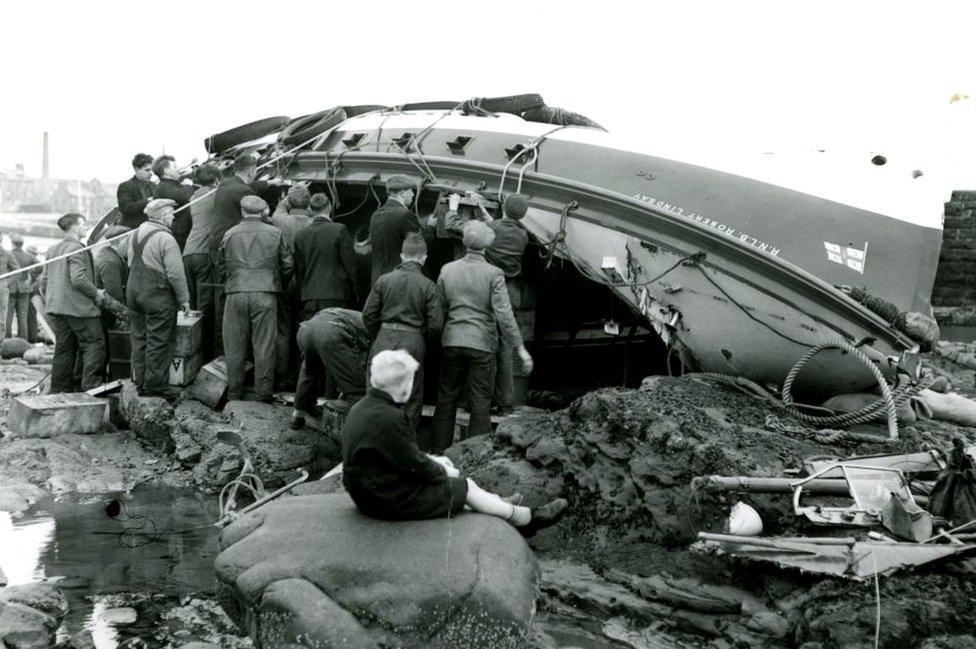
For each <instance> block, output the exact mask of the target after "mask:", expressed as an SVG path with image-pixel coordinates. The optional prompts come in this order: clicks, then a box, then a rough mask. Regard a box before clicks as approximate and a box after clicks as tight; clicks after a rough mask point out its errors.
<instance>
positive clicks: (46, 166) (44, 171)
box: [41, 131, 51, 180]
mask: <svg viewBox="0 0 976 649" xmlns="http://www.w3.org/2000/svg"><path fill="white" fill-rule="evenodd" d="M50 177H51V168H50V160H49V159H48V152H47V131H44V159H43V161H42V162H41V179H42V180H47V179H48V178H50Z"/></svg>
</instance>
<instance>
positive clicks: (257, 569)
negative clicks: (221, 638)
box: [216, 494, 539, 649]
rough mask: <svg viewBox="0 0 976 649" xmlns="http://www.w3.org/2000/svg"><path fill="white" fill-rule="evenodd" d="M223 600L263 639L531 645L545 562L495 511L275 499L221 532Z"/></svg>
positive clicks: (271, 645)
mask: <svg viewBox="0 0 976 649" xmlns="http://www.w3.org/2000/svg"><path fill="white" fill-rule="evenodd" d="M220 545H221V553H220V555H219V556H218V557H217V561H216V570H217V577H218V579H219V582H220V584H221V589H220V591H221V594H220V599H221V605H222V606H223V607H224V609H225V610H226V611H227V613H228V615H230V617H231V618H232V619H234V620H235V621H236V622H237V623H238V624H239V625H241V627H242V628H247V629H250V630H251V632H252V636H253V637H254V639H255V641H256V642H257V643H258V644H260V646H262V647H265V648H266V649H275V648H283V647H298V646H302V647H339V646H342V647H363V648H365V647H369V648H378V647H388V646H389V647H403V648H410V647H417V648H419V647H434V648H444V649H447V648H448V647H468V648H471V649H477V648H491V649H495V648H497V649H503V648H507V647H511V648H513V649H514V648H516V647H522V646H524V642H523V641H524V637H525V635H526V633H527V631H528V627H529V623H530V621H531V620H532V616H533V614H534V612H535V596H536V593H537V588H538V576H539V569H538V565H537V564H536V561H535V557H534V556H533V554H532V552H531V551H530V550H529V548H528V546H527V545H526V544H525V541H524V540H523V539H522V537H521V536H520V535H519V534H518V532H517V531H516V530H515V529H514V528H513V527H512V526H511V525H509V524H508V523H506V522H504V521H502V520H500V519H497V518H494V517H490V516H484V515H481V514H472V513H466V514H462V515H460V516H457V517H455V518H453V519H435V520H428V521H410V522H386V521H379V520H375V519H371V518H367V517H366V516H364V515H362V514H360V513H359V512H358V510H357V509H356V507H355V506H354V505H353V503H352V501H351V500H350V499H349V497H348V496H347V495H344V494H337V495H310V496H296V497H292V498H288V499H286V500H281V501H275V502H273V503H271V504H269V505H267V506H265V507H263V508H262V509H260V510H258V511H257V512H255V513H254V514H252V515H248V516H245V517H244V518H242V519H239V520H237V521H235V522H234V523H233V524H232V525H230V526H229V527H228V528H227V529H226V530H224V532H223V534H222V535H221V539H220Z"/></svg>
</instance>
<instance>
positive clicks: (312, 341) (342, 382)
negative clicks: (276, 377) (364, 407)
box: [295, 326, 366, 413]
mask: <svg viewBox="0 0 976 649" xmlns="http://www.w3.org/2000/svg"><path fill="white" fill-rule="evenodd" d="M344 335H345V334H344V333H343V331H342V330H341V329H339V328H330V329H329V330H327V334H326V335H325V336H322V335H319V336H318V337H316V336H315V335H313V332H312V330H311V329H309V328H308V327H307V326H306V327H299V329H298V349H299V353H300V355H301V358H302V367H301V369H300V370H299V372H298V385H297V387H296V388H295V408H296V409H298V410H304V411H305V412H308V413H313V412H315V402H316V401H317V400H318V398H319V396H321V395H322V394H323V393H324V391H325V373H326V370H328V372H329V376H330V377H331V378H332V380H333V381H334V382H335V384H336V387H338V388H339V391H340V392H342V398H343V400H345V401H349V402H352V403H355V402H356V401H359V400H360V399H361V398H362V397H363V396H364V395H365V394H366V362H365V361H366V359H365V357H364V355H363V354H362V353H360V352H358V351H357V350H355V349H352V348H350V347H349V346H348V345H347V344H346V343H345V342H343V338H344Z"/></svg>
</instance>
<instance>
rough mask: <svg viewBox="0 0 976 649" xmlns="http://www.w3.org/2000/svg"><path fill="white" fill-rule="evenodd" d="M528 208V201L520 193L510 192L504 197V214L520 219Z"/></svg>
mask: <svg viewBox="0 0 976 649" xmlns="http://www.w3.org/2000/svg"><path fill="white" fill-rule="evenodd" d="M528 209H529V202H528V201H527V200H525V196H522V194H512V195H511V196H509V197H508V198H506V199H505V207H504V210H505V215H506V216H509V217H511V218H513V219H520V218H522V217H523V216H525V213H526V212H527V211H528Z"/></svg>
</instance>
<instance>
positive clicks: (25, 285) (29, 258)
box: [5, 234, 37, 342]
mask: <svg viewBox="0 0 976 649" xmlns="http://www.w3.org/2000/svg"><path fill="white" fill-rule="evenodd" d="M10 244H11V245H12V246H13V250H11V251H10V256H11V257H13V259H14V261H15V262H17V267H18V268H27V267H28V266H32V265H34V264H36V263H37V257H35V256H34V255H32V254H30V253H29V252H27V251H26V250H24V237H22V236H20V235H19V234H12V235H10ZM30 279H31V278H30V274H29V273H21V274H20V275H15V276H14V277H11V278H10V279H8V280H7V283H8V287H9V289H10V302H9V305H8V307H7V313H6V314H5V315H6V318H7V338H10V337H11V336H13V335H14V334H13V330H12V325H13V323H14V319H15V318H16V321H17V335H18V336H19V337H21V338H23V339H24V340H27V341H30V342H34V341H33V340H31V339H30V334H29V328H28V325H27V321H28V314H29V313H30V298H31V289H30V284H31V281H30Z"/></svg>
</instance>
